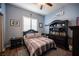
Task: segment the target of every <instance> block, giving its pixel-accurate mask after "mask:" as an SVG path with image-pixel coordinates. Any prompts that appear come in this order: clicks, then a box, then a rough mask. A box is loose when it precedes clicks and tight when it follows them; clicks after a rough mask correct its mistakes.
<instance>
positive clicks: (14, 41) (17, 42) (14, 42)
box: [10, 37, 23, 48]
mask: <svg viewBox="0 0 79 59" xmlns="http://www.w3.org/2000/svg"><path fill="white" fill-rule="evenodd" d="M10 43H11V48H17V47H21V46H23V37H16V38H11V40H10Z"/></svg>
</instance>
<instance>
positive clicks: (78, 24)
mask: <svg viewBox="0 0 79 59" xmlns="http://www.w3.org/2000/svg"><path fill="white" fill-rule="evenodd" d="M76 26H79V17H77V19H76Z"/></svg>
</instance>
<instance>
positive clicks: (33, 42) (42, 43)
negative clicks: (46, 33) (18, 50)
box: [24, 37, 56, 56]
mask: <svg viewBox="0 0 79 59" xmlns="http://www.w3.org/2000/svg"><path fill="white" fill-rule="evenodd" d="M24 42H25V44H26V46H27V48H28V50H29V52H30V55H31V56H35V55H41V54H42V53H43V52H46V51H47V50H48V49H50V48H53V47H56V44H55V42H54V41H53V40H52V39H49V38H45V37H38V38H31V39H27V38H24Z"/></svg>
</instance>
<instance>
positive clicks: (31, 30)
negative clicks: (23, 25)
mask: <svg viewBox="0 0 79 59" xmlns="http://www.w3.org/2000/svg"><path fill="white" fill-rule="evenodd" d="M27 33H38V31H35V30H33V29H30V30H28V31H24V32H23V36H24V35H26V34H27Z"/></svg>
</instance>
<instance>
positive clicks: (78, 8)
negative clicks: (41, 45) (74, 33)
mask: <svg viewBox="0 0 79 59" xmlns="http://www.w3.org/2000/svg"><path fill="white" fill-rule="evenodd" d="M60 10H63V12H64V13H63V15H61V16H56V14H57V13H58V12H59V11H60ZM55 16H56V17H55ZM78 16H79V4H68V5H66V6H65V7H62V8H60V9H58V10H56V11H54V12H53V13H51V14H49V15H47V16H45V20H44V25H48V24H49V23H51V22H52V21H54V20H69V25H72V26H75V25H76V17H78ZM44 31H45V33H49V26H44ZM70 36H71V35H70Z"/></svg>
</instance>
